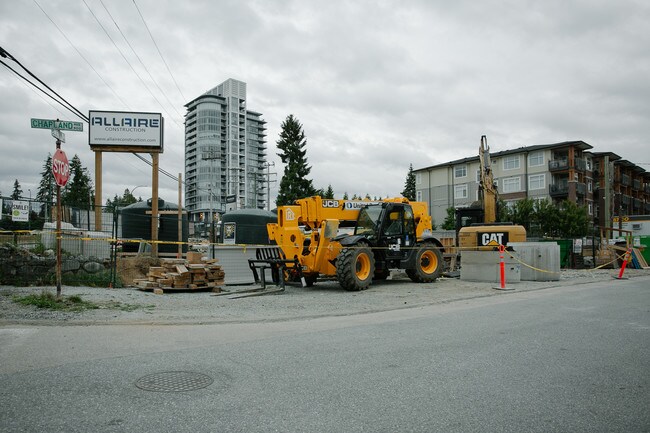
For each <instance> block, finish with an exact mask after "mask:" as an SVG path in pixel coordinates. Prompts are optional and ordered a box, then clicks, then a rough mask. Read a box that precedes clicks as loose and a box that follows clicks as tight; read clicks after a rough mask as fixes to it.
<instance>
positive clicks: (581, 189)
mask: <svg viewBox="0 0 650 433" xmlns="http://www.w3.org/2000/svg"><path fill="white" fill-rule="evenodd" d="M576 194H577V195H581V196H585V195H586V194H587V185H586V184H584V183H577V184H576Z"/></svg>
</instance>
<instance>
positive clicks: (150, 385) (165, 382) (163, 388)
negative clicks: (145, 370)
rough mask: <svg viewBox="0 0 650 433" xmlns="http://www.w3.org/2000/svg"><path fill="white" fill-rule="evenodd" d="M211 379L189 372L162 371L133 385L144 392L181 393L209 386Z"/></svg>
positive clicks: (142, 378)
mask: <svg viewBox="0 0 650 433" xmlns="http://www.w3.org/2000/svg"><path fill="white" fill-rule="evenodd" d="M212 382H213V379H212V378H211V377H210V376H208V375H205V374H201V373H194V372H191V371H164V372H162V373H154V374H149V375H147V376H144V377H141V378H140V379H138V381H137V382H136V383H135V386H137V387H138V388H140V389H143V390H145V391H158V392H183V391H194V390H197V389H201V388H205V387H206V386H209V385H211V384H212Z"/></svg>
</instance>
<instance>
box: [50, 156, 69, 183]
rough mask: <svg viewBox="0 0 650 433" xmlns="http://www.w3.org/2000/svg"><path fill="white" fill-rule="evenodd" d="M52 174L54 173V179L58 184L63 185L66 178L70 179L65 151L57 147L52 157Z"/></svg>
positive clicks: (66, 181)
mask: <svg viewBox="0 0 650 433" xmlns="http://www.w3.org/2000/svg"><path fill="white" fill-rule="evenodd" d="M52 174H53V175H54V181H55V182H56V184H57V185H59V186H65V184H66V183H68V179H70V164H69V163H68V157H67V156H65V152H64V151H62V150H61V149H57V150H56V152H54V156H53V157H52Z"/></svg>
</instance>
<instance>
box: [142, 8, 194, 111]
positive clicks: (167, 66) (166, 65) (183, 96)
mask: <svg viewBox="0 0 650 433" xmlns="http://www.w3.org/2000/svg"><path fill="white" fill-rule="evenodd" d="M133 5H134V6H135V8H136V9H137V11H138V15H140V18H141V19H142V22H143V23H144V26H145V28H146V29H147V32H149V36H150V37H151V40H152V41H153V44H154V45H155V46H156V50H158V54H159V55H160V58H161V59H162V61H163V63H164V64H165V67H166V68H167V72H169V75H170V76H171V77H172V81H174V84H175V85H176V89H178V93H180V94H181V97H182V98H183V101H186V100H187V99H186V98H185V95H183V92H182V91H181V88H180V87H179V86H178V83H177V82H176V78H174V74H172V71H171V69H169V65H168V64H167V62H166V61H165V58H164V57H163V55H162V53H161V52H160V48H158V44H157V43H156V40H155V39H154V38H153V35H152V34H151V30H149V26H148V25H147V22H146V21H145V20H144V17H143V16H142V12H140V8H139V7H138V4H137V3H136V2H135V0H133Z"/></svg>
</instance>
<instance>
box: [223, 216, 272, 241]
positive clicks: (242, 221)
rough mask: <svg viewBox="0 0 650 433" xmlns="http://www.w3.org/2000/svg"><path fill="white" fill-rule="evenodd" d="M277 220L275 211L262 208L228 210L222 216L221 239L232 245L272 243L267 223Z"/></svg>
mask: <svg viewBox="0 0 650 433" xmlns="http://www.w3.org/2000/svg"><path fill="white" fill-rule="evenodd" d="M277 221H278V217H277V215H276V214H275V213H273V212H269V211H266V210H262V209H239V210H234V211H230V212H227V213H225V214H223V216H222V217H221V241H222V242H223V243H224V244H231V245H234V244H247V245H270V242H269V234H268V232H267V230H266V225H267V224H268V223H275V222H277Z"/></svg>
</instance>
